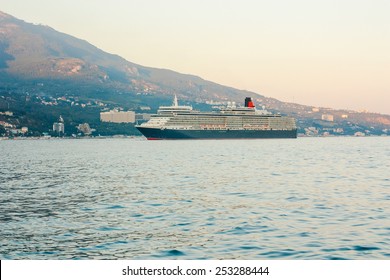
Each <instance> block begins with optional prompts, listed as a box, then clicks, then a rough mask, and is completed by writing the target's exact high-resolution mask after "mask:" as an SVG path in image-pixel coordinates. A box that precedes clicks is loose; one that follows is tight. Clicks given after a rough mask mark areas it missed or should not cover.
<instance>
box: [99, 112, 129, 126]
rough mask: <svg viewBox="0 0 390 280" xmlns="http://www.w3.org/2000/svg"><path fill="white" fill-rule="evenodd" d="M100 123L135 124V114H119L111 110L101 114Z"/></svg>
mask: <svg viewBox="0 0 390 280" xmlns="http://www.w3.org/2000/svg"><path fill="white" fill-rule="evenodd" d="M100 121H102V122H113V123H135V112H133V111H127V112H119V111H116V110H111V111H109V112H101V113H100Z"/></svg>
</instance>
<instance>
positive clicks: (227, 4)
mask: <svg viewBox="0 0 390 280" xmlns="http://www.w3.org/2000/svg"><path fill="white" fill-rule="evenodd" d="M0 10H2V11H3V12H5V13H8V14H11V15H13V16H15V17H17V18H19V19H23V20H25V21H27V22H31V23H35V24H43V25H48V26H50V27H53V28H54V29H56V30H58V31H61V32H64V33H67V34H70V35H73V36H75V37H78V38H81V39H84V40H87V41H88V42H90V43H91V44H93V45H95V46H97V47H98V48H101V49H103V50H104V51H107V52H109V53H114V54H118V55H120V56H122V57H124V58H125V59H127V60H129V61H131V62H134V63H137V64H140V65H144V66H150V67H156V68H165V69H171V70H174V71H177V72H180V73H185V74H193V75H197V76H200V77H202V78H204V79H206V80H210V81H213V82H217V83H219V84H223V85H227V86H231V87H234V88H238V89H245V90H250V91H254V92H256V93H259V94H262V95H264V96H267V97H274V98H277V99H279V100H282V101H286V102H295V103H299V104H305V105H312V106H320V107H331V108H334V109H353V110H367V111H370V112H378V113H385V114H390V16H389V15H390V1H388V0H364V1H363V0H110V1H107V0H56V1H53V0H34V1H31V0H1V3H0Z"/></svg>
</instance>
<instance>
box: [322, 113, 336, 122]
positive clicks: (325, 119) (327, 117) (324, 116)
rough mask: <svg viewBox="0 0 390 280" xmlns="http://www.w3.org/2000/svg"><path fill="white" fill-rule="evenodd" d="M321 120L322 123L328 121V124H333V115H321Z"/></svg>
mask: <svg viewBox="0 0 390 280" xmlns="http://www.w3.org/2000/svg"><path fill="white" fill-rule="evenodd" d="M321 119H322V120H323V121H328V122H333V119H334V118H333V115H328V114H323V115H322V116H321Z"/></svg>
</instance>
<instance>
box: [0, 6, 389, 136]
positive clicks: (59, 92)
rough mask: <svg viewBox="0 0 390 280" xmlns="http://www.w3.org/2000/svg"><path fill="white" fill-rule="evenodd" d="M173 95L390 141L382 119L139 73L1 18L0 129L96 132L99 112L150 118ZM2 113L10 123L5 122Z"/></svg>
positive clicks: (76, 42)
mask: <svg viewBox="0 0 390 280" xmlns="http://www.w3.org/2000/svg"><path fill="white" fill-rule="evenodd" d="M173 94H176V95H177V96H178V98H179V100H181V102H182V103H183V102H184V103H191V104H193V105H195V107H196V106H198V107H199V108H202V109H210V107H211V106H208V107H207V105H206V103H209V102H208V101H211V100H212V101H214V102H221V101H236V102H240V103H242V101H243V99H244V97H246V96H252V97H254V98H255V100H256V103H261V104H263V105H265V106H266V107H267V109H268V110H271V111H273V112H279V113H282V114H287V115H292V116H293V117H295V118H296V119H297V120H298V126H299V131H300V133H307V134H311V133H314V134H316V133H317V134H318V133H319V134H323V133H328V132H330V133H333V132H334V131H343V132H345V131H348V134H354V133H356V132H361V133H368V134H372V133H373V132H374V134H383V133H385V134H387V133H389V134H390V116H388V115H381V114H374V113H358V112H354V111H346V110H332V109H327V108H313V107H312V106H304V105H299V104H293V103H286V102H281V101H279V100H276V99H274V98H269V97H265V96H261V95H259V94H256V93H254V92H249V91H243V90H238V89H234V88H231V87H226V86H223V85H219V84H216V83H213V82H210V81H206V80H204V79H202V78H200V77H197V76H193V75H185V74H180V73H177V72H174V71H171V70H166V69H157V68H151V67H145V66H142V65H138V64H135V63H132V62H129V61H127V60H125V59H123V58H121V57H120V56H118V55H114V54H109V53H107V52H105V51H103V50H101V49H99V48H97V47H95V46H93V45H91V44H90V43H88V42H87V41H85V40H81V39H78V38H75V37H73V36H70V35H67V34H64V33H61V32H58V31H56V30H54V29H52V28H50V27H48V26H43V25H35V24H31V23H27V22H24V21H23V20H20V19H17V18H15V17H13V16H11V15H8V14H5V13H3V12H1V11H0V122H3V123H9V124H13V125H14V126H15V127H17V126H19V127H20V126H23V125H24V126H28V127H30V128H33V129H35V130H36V131H37V134H39V133H41V132H43V131H45V130H47V129H49V127H50V125H51V124H52V123H53V121H55V120H56V119H57V118H58V116H59V115H60V114H61V115H63V116H64V119H65V120H67V122H68V127H69V126H70V127H73V128H74V127H75V126H76V125H77V124H78V123H80V122H86V121H88V122H89V123H91V124H92V125H95V126H99V125H100V126H101V124H100V123H99V112H100V110H102V109H103V108H106V109H112V108H114V107H121V108H123V109H132V110H136V111H137V110H138V109H139V108H141V107H151V109H152V110H151V112H152V111H155V110H156V108H157V106H158V105H159V104H162V103H163V104H169V103H170V101H171V99H172V95H173ZM69 104H71V105H69ZM74 104H79V105H80V106H81V107H80V106H79V107H75V106H73V105H74ZM97 104H103V105H104V106H103V108H102V107H99V106H100V105H97ZM7 110H8V111H12V112H13V113H14V115H13V117H5V114H4V112H6V111H7ZM2 112H3V113H2ZM324 115H331V116H332V118H333V121H329V118H327V117H325V119H324V117H323V116H324ZM0 124H1V123H0ZM0 127H1V126H0ZM73 130H74V129H73ZM313 131H314V132H313ZM315 131H317V132H315ZM0 134H1V131H0Z"/></svg>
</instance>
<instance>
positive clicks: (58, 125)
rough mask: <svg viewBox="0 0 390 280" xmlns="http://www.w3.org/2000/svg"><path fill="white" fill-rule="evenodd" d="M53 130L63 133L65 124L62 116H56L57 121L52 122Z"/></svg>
mask: <svg viewBox="0 0 390 280" xmlns="http://www.w3.org/2000/svg"><path fill="white" fill-rule="evenodd" d="M53 132H57V133H58V134H60V133H65V125H64V119H63V118H62V116H60V117H59V118H58V122H55V123H53Z"/></svg>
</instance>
